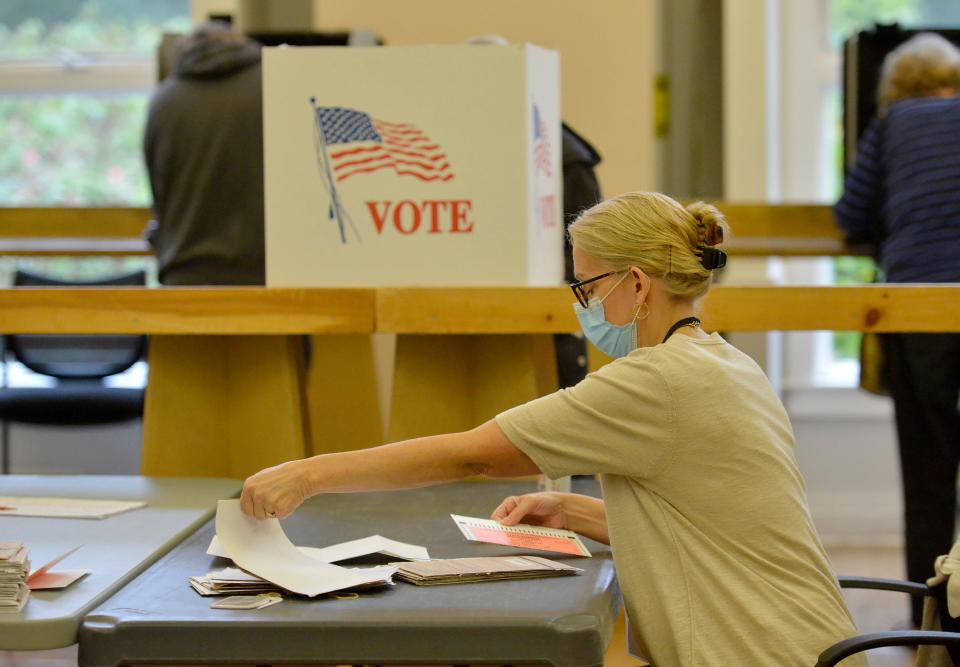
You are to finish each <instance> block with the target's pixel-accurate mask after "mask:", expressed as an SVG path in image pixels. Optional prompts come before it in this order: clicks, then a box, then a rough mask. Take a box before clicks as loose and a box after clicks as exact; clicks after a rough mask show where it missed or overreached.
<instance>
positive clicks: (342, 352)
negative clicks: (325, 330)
mask: <svg viewBox="0 0 960 667" xmlns="http://www.w3.org/2000/svg"><path fill="white" fill-rule="evenodd" d="M307 396H308V400H309V405H310V433H311V435H312V438H313V441H312V452H311V453H312V454H325V453H328V452H344V451H348V450H353V449H364V448H366V447H375V446H376V445H380V444H383V427H382V424H381V420H380V406H379V402H378V399H377V378H376V371H375V369H374V363H373V340H372V337H371V336H370V335H369V334H336V335H334V334H331V335H325V336H314V337H313V338H311V351H310V370H309V372H308V377H307Z"/></svg>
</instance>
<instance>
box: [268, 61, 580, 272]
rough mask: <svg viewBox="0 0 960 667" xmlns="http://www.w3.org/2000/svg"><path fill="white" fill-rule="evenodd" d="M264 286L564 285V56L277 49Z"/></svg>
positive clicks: (271, 70)
mask: <svg viewBox="0 0 960 667" xmlns="http://www.w3.org/2000/svg"><path fill="white" fill-rule="evenodd" d="M263 99H264V177H265V214H266V258H267V285H268V286H270V287H410V286H458V287H466V286H485V287H489V286H521V285H522V286H553V285H559V284H561V281H562V278H563V222H562V199H563V198H562V193H561V183H562V181H561V178H562V174H561V149H560V116H559V57H558V55H557V53H555V52H553V51H547V50H545V49H541V48H538V47H536V46H531V45H518V46H414V47H384V48H337V47H316V48H286V47H277V48H266V49H264V51H263Z"/></svg>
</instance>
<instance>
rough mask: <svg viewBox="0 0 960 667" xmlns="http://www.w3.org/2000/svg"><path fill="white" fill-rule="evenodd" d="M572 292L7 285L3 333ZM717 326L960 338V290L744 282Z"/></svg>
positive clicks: (195, 323) (518, 320)
mask: <svg viewBox="0 0 960 667" xmlns="http://www.w3.org/2000/svg"><path fill="white" fill-rule="evenodd" d="M572 301H573V295H572V294H571V293H570V290H568V289H566V288H407V289H377V290H373V289H271V288H257V287H202V288H158V289H146V288H126V287H120V288H64V289H60V288H44V287H39V288H24V287H21V288H13V289H0V331H2V332H4V333H88V334H96V333H147V334H178V335H240V336H245V335H283V334H290V335H293V334H328V333H371V332H381V333H395V334H428V335H429V334H551V333H565V332H571V331H577V330H578V329H579V326H578V324H577V321H576V318H575V317H574V314H573V308H572V305H571V304H572ZM703 317H704V325H705V326H706V328H708V329H710V330H719V331H799V330H818V329H831V330H837V331H879V332H890V331H927V332H930V331H960V285H923V284H911V285H860V286H809V287H808V286H789V287H742V286H725V285H718V286H716V287H714V288H713V289H712V290H711V292H710V294H709V296H708V297H707V298H706V299H705V300H704V303H703Z"/></svg>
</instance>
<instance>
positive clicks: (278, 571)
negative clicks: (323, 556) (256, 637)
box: [191, 500, 426, 597]
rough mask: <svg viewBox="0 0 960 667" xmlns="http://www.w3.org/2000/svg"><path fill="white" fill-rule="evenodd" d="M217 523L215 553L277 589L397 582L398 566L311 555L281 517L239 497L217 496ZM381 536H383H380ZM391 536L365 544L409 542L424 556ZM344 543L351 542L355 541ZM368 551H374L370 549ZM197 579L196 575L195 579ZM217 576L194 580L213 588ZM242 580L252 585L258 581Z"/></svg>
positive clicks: (313, 591) (352, 550) (306, 590)
mask: <svg viewBox="0 0 960 667" xmlns="http://www.w3.org/2000/svg"><path fill="white" fill-rule="evenodd" d="M216 526H217V540H216V544H213V543H211V545H210V550H212V551H215V555H219V556H224V557H226V558H230V559H231V560H233V562H234V563H235V564H236V565H237V566H238V567H239V568H242V569H243V570H244V571H245V574H246V573H249V575H253V576H254V577H255V578H256V579H260V580H263V581H265V582H269V583H271V584H273V585H274V586H275V589H282V590H285V591H290V592H292V593H299V594H301V595H307V596H309V597H314V596H316V595H321V594H323V593H332V592H334V591H342V590H346V589H350V588H357V587H369V586H376V585H387V584H391V583H393V580H392V575H393V573H394V572H395V571H396V566H384V567H371V568H355V569H348V568H345V567H339V566H337V565H331V564H330V563H326V562H323V561H322V560H318V559H316V558H313V557H311V556H310V555H307V554H306V553H304V552H303V551H301V550H300V549H299V548H297V547H296V546H294V544H293V543H292V542H291V541H290V539H289V538H288V537H287V535H286V533H284V532H283V528H282V527H281V525H280V522H279V521H278V520H277V519H264V520H262V521H258V520H256V519H253V518H251V517H248V516H246V515H244V514H243V512H242V511H241V510H240V501H239V500H221V501H219V503H218V504H217V519H216ZM383 539H384V538H380V540H383ZM387 542H388V543H389V544H387V545H384V544H383V543H382V542H380V541H376V540H375V541H374V542H371V543H369V544H367V545H365V546H366V547H369V546H370V544H373V545H374V546H378V547H379V548H388V549H401V550H403V549H405V548H408V547H409V548H410V550H411V551H412V552H414V553H417V554H418V555H419V554H422V555H424V556H426V550H425V549H423V548H422V547H416V546H415V545H405V544H403V543H402V542H394V541H393V540H387ZM345 544H347V545H351V543H345ZM336 546H342V545H336ZM357 551H358V550H357V545H352V546H347V547H346V548H344V549H340V550H339V551H338V550H337V549H334V553H335V555H336V554H337V553H340V554H342V553H349V554H352V555H360V554H359V553H357ZM361 551H362V549H361ZM208 552H209V551H208ZM327 553H328V554H329V553H330V552H327ZM366 553H371V552H370V551H369V550H368V551H366ZM221 572H222V571H221ZM211 574H215V573H211ZM194 579H196V580H197V581H196V583H194V581H193V580H194ZM204 579H205V580H206V581H204ZM217 579H218V578H217V576H213V577H211V575H207V576H206V577H194V578H192V579H191V585H193V586H194V589H195V590H198V591H199V590H200V588H202V589H209V590H215V588H216V587H215V585H214V584H215V583H216V582H217ZM240 583H245V584H251V585H252V584H255V583H256V582H253V581H246V582H240ZM198 587H199V588H198ZM231 592H235V591H231ZM202 594H204V593H201V595H202ZM210 594H213V593H210Z"/></svg>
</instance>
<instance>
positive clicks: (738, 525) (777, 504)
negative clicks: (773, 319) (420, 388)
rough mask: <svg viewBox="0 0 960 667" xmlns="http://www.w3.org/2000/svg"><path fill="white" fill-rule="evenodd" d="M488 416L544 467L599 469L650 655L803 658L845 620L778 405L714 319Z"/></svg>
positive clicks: (628, 597)
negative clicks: (713, 327)
mask: <svg viewBox="0 0 960 667" xmlns="http://www.w3.org/2000/svg"><path fill="white" fill-rule="evenodd" d="M496 421H497V424H499V426H500V428H501V429H502V430H503V432H504V434H506V436H507V438H509V440H510V441H511V442H512V443H513V444H514V445H516V446H517V447H518V448H519V449H520V450H521V451H523V452H524V453H525V454H527V456H529V457H530V458H531V459H532V460H533V461H534V462H535V463H536V464H537V465H538V466H539V467H540V468H541V469H542V470H543V471H544V472H545V473H546V474H547V475H548V476H549V477H551V478H556V477H562V476H565V475H574V474H594V473H596V474H599V475H600V480H601V484H602V487H603V498H604V503H605V507H606V513H607V522H608V526H609V532H610V543H611V547H612V550H613V558H614V562H615V564H616V568H617V577H618V579H619V582H620V587H621V590H622V591H623V596H624V601H625V604H626V608H627V614H628V617H629V618H630V620H631V640H632V642H633V643H634V645H635V646H636V647H637V649H638V651H639V652H640V654H641V655H642V656H644V657H646V658H647V659H648V660H650V661H651V664H652V665H654V666H655V667H707V666H709V667H719V666H721V665H727V666H730V667H747V666H753V665H777V666H778V667H787V666H792V665H796V666H797V667H809V665H813V664H815V663H816V661H817V660H816V659H817V656H818V655H819V653H820V652H821V651H823V650H824V649H826V648H827V647H828V646H830V645H831V644H833V643H835V642H837V641H839V640H841V639H845V638H847V637H851V636H853V635H854V634H856V632H855V628H854V624H853V621H852V620H851V617H850V613H849V611H848V610H847V607H846V604H845V603H844V601H843V598H842V597H841V594H840V589H839V586H838V584H837V581H836V577H835V576H834V573H833V571H832V569H831V567H830V563H829V562H828V560H827V556H826V554H825V553H824V550H823V546H822V545H821V543H820V539H819V537H818V536H817V533H816V530H815V529H814V526H813V521H812V520H811V518H810V513H809V509H808V507H807V502H806V491H805V487H804V482H803V479H802V477H801V475H800V471H799V470H798V468H797V462H796V459H795V456H794V439H793V430H792V428H791V426H790V420H789V418H788V417H787V413H786V411H785V410H784V407H783V405H782V404H781V403H780V400H779V398H778V397H777V395H776V393H775V392H774V390H773V388H772V387H771V386H770V382H769V381H768V380H767V378H766V376H765V375H764V374H763V371H762V370H761V369H760V368H759V367H758V366H757V365H756V363H754V361H753V360H752V359H750V358H749V357H748V356H747V355H745V354H743V353H742V352H740V351H739V350H737V349H736V348H734V347H733V346H732V345H729V344H728V343H727V342H726V341H724V340H723V338H721V337H720V336H719V335H717V334H713V335H711V336H710V337H709V338H707V339H695V338H692V337H690V336H686V335H683V334H676V335H674V336H672V337H671V338H670V339H669V340H668V341H667V342H666V343H663V344H661V345H657V346H655V347H649V348H641V349H638V350H634V351H633V352H632V353H631V354H629V355H628V356H626V357H623V358H622V359H617V360H615V361H613V362H612V363H610V364H608V365H606V366H604V367H603V368H601V369H600V370H598V371H596V372H595V373H591V374H590V375H588V376H587V377H586V378H585V379H584V380H583V381H582V382H580V383H579V384H578V385H576V386H575V387H572V388H570V389H564V390H561V391H559V392H556V393H554V394H551V395H549V396H545V397H543V398H540V399H537V400H534V401H531V402H529V403H527V404H525V405H521V406H518V407H516V408H513V409H512V410H508V411H506V412H504V413H502V414H500V415H498V416H497V417H496ZM843 664H844V665H848V666H853V665H865V664H866V661H865V660H864V658H863V657H862V656H854V657H852V658H849V659H848V660H847V661H845V662H844V663H843Z"/></svg>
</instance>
